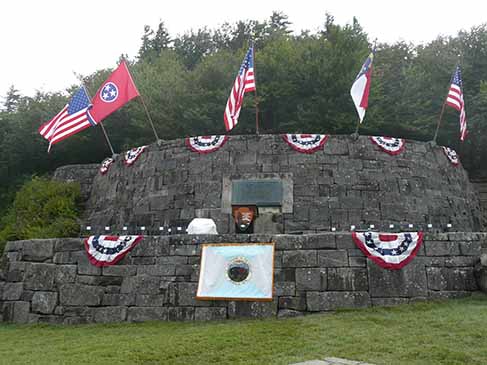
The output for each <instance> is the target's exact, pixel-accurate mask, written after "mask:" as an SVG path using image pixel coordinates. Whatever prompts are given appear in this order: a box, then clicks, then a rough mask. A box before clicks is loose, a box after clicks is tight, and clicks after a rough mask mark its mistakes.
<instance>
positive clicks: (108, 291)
mask: <svg viewBox="0 0 487 365" xmlns="http://www.w3.org/2000/svg"><path fill="white" fill-rule="evenodd" d="M270 241H273V242H275V245H276V246H275V248H276V252H275V270H274V299H273V301H272V302H240V301H222V300H218V301H206V300H205V301H203V300H201V301H200V300H196V299H195V294H196V289H197V285H198V284H197V283H198V275H199V264H200V251H201V244H202V243H229V242H231V243H233V242H237V243H248V242H270ZM482 250H483V252H484V253H487V233H427V234H426V235H425V241H424V243H423V245H422V246H421V249H420V250H419V252H418V255H417V256H416V257H415V258H414V259H413V260H412V262H410V263H409V264H408V265H407V266H405V267H404V268H403V269H401V270H395V271H391V270H385V269H382V268H380V267H379V266H377V265H376V264H375V263H373V262H372V261H370V260H368V259H367V258H366V257H365V256H364V255H363V253H362V251H360V250H359V249H357V248H356V246H355V244H354V242H353V241H352V238H351V234H350V233H349V232H347V233H331V232H330V233H323V234H309V235H242V234H241V235H212V236H195V235H174V236H147V237H144V239H143V241H142V242H141V243H140V244H139V245H138V246H136V247H135V248H134V250H133V251H131V252H130V253H129V254H128V255H127V256H126V257H125V258H124V259H123V260H122V261H121V262H119V263H117V264H116V265H114V266H109V267H104V268H99V267H96V266H93V265H91V264H90V262H89V261H88V258H87V254H86V252H85V251H84V247H83V241H82V239H81V238H62V239H42V240H27V241H15V242H9V243H8V244H7V246H6V249H5V252H4V255H3V258H2V271H1V274H0V298H1V303H0V309H1V315H2V318H3V320H4V321H9V322H15V323H65V324H74V323H91V322H122V321H129V322H139V321H147V320H212V319H227V318H249V317H250V318H252V317H275V316H278V317H287V316H297V315H302V314H306V313H315V312H324V311H331V310H335V309H338V308H359V307H368V306H374V305H394V304H401V303H409V302H412V301H418V300H427V299H440V298H454V297H461V296H466V295H469V294H470V293H471V292H472V291H475V290H477V283H476V281H475V278H474V265H475V264H476V263H477V262H478V261H479V257H480V255H481V253H482Z"/></svg>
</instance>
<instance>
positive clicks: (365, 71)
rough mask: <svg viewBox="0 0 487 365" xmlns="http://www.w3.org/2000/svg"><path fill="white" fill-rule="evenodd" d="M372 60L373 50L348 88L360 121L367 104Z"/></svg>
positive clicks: (362, 118)
mask: <svg viewBox="0 0 487 365" xmlns="http://www.w3.org/2000/svg"><path fill="white" fill-rule="evenodd" d="M373 60H374V52H371V53H370V55H369V57H367V59H366V60H365V62H364V64H363V65H362V69H361V70H360V72H359V73H358V75H357V77H356V78H355V81H354V82H353V85H352V88H351V89H350V95H351V96H352V100H353V103H354V104H355V108H356V109H357V113H358V116H359V119H360V123H362V121H363V120H364V117H365V111H366V110H367V107H368V106H369V92H370V80H371V79H372V61H373Z"/></svg>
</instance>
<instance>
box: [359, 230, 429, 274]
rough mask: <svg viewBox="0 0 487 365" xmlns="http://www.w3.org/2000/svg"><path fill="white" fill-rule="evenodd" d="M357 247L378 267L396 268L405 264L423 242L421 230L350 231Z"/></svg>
mask: <svg viewBox="0 0 487 365" xmlns="http://www.w3.org/2000/svg"><path fill="white" fill-rule="evenodd" d="M352 238H353V241H354V242H355V244H356V245H357V247H358V248H359V249H360V250H361V251H362V252H363V253H364V254H365V256H367V257H368V258H369V259H371V260H372V261H374V262H375V263H376V264H377V265H379V266H380V267H383V268H384V269H390V270H398V269H401V268H402V267H404V266H405V265H407V264H408V263H409V262H410V261H411V260H412V259H413V258H414V257H415V256H416V253H417V252H418V250H419V248H420V247H421V244H422V242H423V232H408V233H378V232H352Z"/></svg>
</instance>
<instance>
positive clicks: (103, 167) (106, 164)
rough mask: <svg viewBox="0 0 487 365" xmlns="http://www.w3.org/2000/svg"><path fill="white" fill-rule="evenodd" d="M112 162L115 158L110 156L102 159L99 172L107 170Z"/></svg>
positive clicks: (103, 173)
mask: <svg viewBox="0 0 487 365" xmlns="http://www.w3.org/2000/svg"><path fill="white" fill-rule="evenodd" d="M114 162H115V160H114V159H113V158H111V157H107V158H105V159H104V160H103V161H102V163H101V166H100V174H102V175H105V174H106V173H107V172H108V169H109V168H110V166H111V165H112V163H114Z"/></svg>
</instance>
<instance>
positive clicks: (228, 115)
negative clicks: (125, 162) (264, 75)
mask: <svg viewBox="0 0 487 365" xmlns="http://www.w3.org/2000/svg"><path fill="white" fill-rule="evenodd" d="M254 90H255V79H254V47H250V48H249V50H248V51H247V54H246V55H245V57H244V60H243V62H242V65H241V66H240V70H239V71H238V74H237V78H236V79H235V82H234V83H233V87H232V91H231V92H230V96H229V97H228V100H227V105H226V107H225V113H224V114H223V120H224V122H225V129H226V130H227V131H229V130H231V129H233V127H235V126H236V125H237V123H238V116H239V115H240V109H242V104H243V98H244V94H245V93H247V92H249V91H254Z"/></svg>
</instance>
